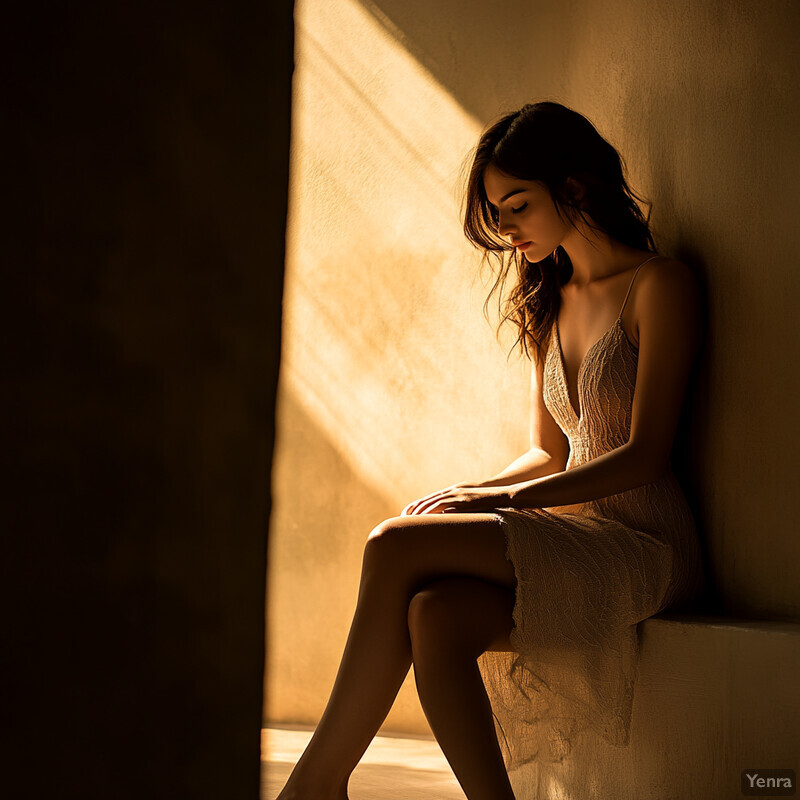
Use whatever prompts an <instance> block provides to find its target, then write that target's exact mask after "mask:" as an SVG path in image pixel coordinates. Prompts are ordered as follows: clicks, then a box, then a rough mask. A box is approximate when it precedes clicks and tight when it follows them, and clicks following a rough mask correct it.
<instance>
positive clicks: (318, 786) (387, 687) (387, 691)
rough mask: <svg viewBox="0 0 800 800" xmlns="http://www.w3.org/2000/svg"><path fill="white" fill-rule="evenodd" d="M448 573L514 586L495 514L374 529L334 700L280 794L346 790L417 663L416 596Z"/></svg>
mask: <svg viewBox="0 0 800 800" xmlns="http://www.w3.org/2000/svg"><path fill="white" fill-rule="evenodd" d="M448 575H472V576H475V577H479V578H484V579H485V580H488V581H491V582H494V583H497V584H500V585H503V586H506V587H509V588H512V587H513V586H514V584H515V582H516V578H515V575H514V570H513V567H512V565H511V563H510V562H509V561H507V560H506V558H505V537H504V535H503V532H502V529H501V527H500V523H498V522H497V520H496V519H495V518H493V517H491V516H489V515H486V514H423V515H412V516H406V517H393V518H391V519H388V520H386V521H385V522H383V523H382V524H381V525H379V526H377V527H376V528H375V529H374V530H373V531H372V533H371V534H370V537H369V539H368V541H367V544H366V547H365V551H364V560H363V565H362V573H361V584H360V588H359V594H358V602H357V605H356V611H355V614H354V616H353V623H352V626H351V628H350V634H349V636H348V639H347V644H346V645H345V650H344V654H343V656H342V661H341V664H340V666H339V671H338V673H337V676H336V681H335V682H334V686H333V690H332V691H331V696H330V699H329V700H328V704H327V707H326V709H325V713H324V714H323V715H322V718H321V719H320V722H319V725H318V726H317V729H316V731H315V732H314V735H313V736H312V738H311V741H310V742H309V744H308V747H307V748H306V751H305V752H304V753H303V755H302V756H301V758H300V760H299V761H298V763H297V765H296V766H295V768H294V770H293V772H292V774H291V775H290V777H289V781H288V782H287V784H286V786H285V787H284V789H283V791H282V792H281V793H280V795H279V796H278V798H279V800H316V799H318V798H344V797H346V787H347V781H348V779H349V776H350V773H351V772H352V770H353V769H354V768H355V766H356V765H357V764H358V761H359V760H360V759H361V756H362V755H363V754H364V751H365V750H366V749H367V747H368V746H369V743H370V742H371V741H372V739H373V737H374V736H375V734H376V733H377V731H378V728H379V727H380V725H381V724H382V722H383V720H384V719H385V718H386V715H387V714H388V713H389V710H390V709H391V706H392V704H393V702H394V699H395V697H396V695H397V692H398V690H399V688H400V686H401V685H402V682H403V680H404V678H405V676H406V674H407V673H408V669H409V667H410V665H411V658H412V655H411V639H410V636H409V631H408V610H409V603H410V601H411V598H412V597H413V596H414V594H415V593H416V592H417V591H418V590H419V589H420V588H422V587H423V586H424V585H425V584H426V583H429V582H430V581H432V580H435V579H437V578H441V577H445V576H448ZM477 757H480V756H477Z"/></svg>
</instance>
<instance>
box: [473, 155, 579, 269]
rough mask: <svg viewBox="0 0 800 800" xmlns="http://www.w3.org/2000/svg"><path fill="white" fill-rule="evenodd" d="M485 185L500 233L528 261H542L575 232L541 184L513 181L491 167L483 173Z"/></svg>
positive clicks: (518, 179) (547, 190)
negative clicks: (494, 209) (496, 214)
mask: <svg viewBox="0 0 800 800" xmlns="http://www.w3.org/2000/svg"><path fill="white" fill-rule="evenodd" d="M483 185H484V188H485V190H486V196H487V197H488V198H489V202H490V203H491V204H492V205H493V206H494V207H495V208H496V209H497V213H498V225H497V232H498V233H499V234H500V236H502V237H503V238H504V239H506V240H507V241H508V242H509V243H510V244H512V245H514V246H515V247H516V248H517V250H518V251H519V252H521V253H523V254H524V255H525V259H526V260H527V261H531V262H536V261H542V260H543V259H545V258H547V257H548V256H549V255H552V254H553V252H554V251H555V249H556V248H557V247H558V246H559V245H560V244H561V243H562V242H563V241H564V239H565V238H566V237H567V236H568V235H569V234H570V233H575V229H574V228H573V227H572V226H571V225H570V224H569V223H568V222H567V221H566V219H561V217H559V215H558V212H557V210H556V206H555V203H554V201H553V198H552V195H551V194H550V190H549V189H548V188H547V187H546V186H545V185H544V184H543V183H541V182H540V181H524V180H521V179H520V178H512V177H510V176H509V175H506V174H505V173H503V172H500V170H499V169H497V167H495V166H493V165H491V164H490V165H489V166H488V167H487V168H486V170H485V172H484V173H483ZM562 213H563V212H562Z"/></svg>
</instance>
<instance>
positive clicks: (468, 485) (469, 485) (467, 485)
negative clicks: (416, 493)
mask: <svg viewBox="0 0 800 800" xmlns="http://www.w3.org/2000/svg"><path fill="white" fill-rule="evenodd" d="M483 487H484V484H482V483H481V482H480V481H478V482H477V483H476V482H474V481H464V482H463V483H454V484H453V485H452V486H448V487H446V488H445V489H440V490H439V491H438V492H431V493H430V494H429V495H426V496H425V497H420V499H419V500H414V502H412V503H409V504H408V505H407V506H406V507H405V508H404V509H403V510H402V512H401V513H400V516H401V517H406V516H409V515H410V514H413V513H414V512H415V509H417V508H418V507H419V506H424V505H426V504H427V503H428V502H429V501H430V500H433V498H434V497H436V496H437V495H440V494H442V493H443V492H447V491H450V489H480V488H483Z"/></svg>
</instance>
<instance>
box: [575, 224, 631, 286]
mask: <svg viewBox="0 0 800 800" xmlns="http://www.w3.org/2000/svg"><path fill="white" fill-rule="evenodd" d="M584 233H585V238H584V236H582V235H581V232H580V231H577V230H575V229H573V230H572V231H570V234H569V235H568V236H567V238H566V239H564V241H563V242H562V243H561V246H562V247H563V248H564V250H565V251H566V253H567V255H568V256H569V259H570V261H571V262H572V277H571V278H570V279H569V281H568V285H569V286H573V287H575V288H580V287H582V286H586V285H587V284H590V283H593V282H594V281H599V280H603V279H604V278H608V277H609V276H611V275H617V274H619V273H620V272H625V271H627V270H629V269H633V268H634V267H636V266H638V264H639V263H640V260H641V250H637V249H636V248H634V247H630V246H628V245H626V244H622V243H620V242H617V241H616V240H614V239H612V238H610V237H609V236H607V235H605V234H598V233H597V232H595V231H592V230H589V229H586V228H584Z"/></svg>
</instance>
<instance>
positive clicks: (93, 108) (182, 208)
mask: <svg viewBox="0 0 800 800" xmlns="http://www.w3.org/2000/svg"><path fill="white" fill-rule="evenodd" d="M3 34H4V35H3V40H4V41H3V46H2V48H0V50H1V51H2V54H3V61H4V63H3V75H4V92H3V101H2V102H3V108H2V110H3V131H4V134H6V136H7V137H8V138H5V139H4V144H3V148H2V154H3V158H4V167H3V195H4V200H5V201H6V203H5V204H4V205H5V207H6V210H5V212H4V218H3V222H4V225H3V230H4V233H3V239H2V249H3V262H4V269H3V295H4V298H5V299H6V301H7V302H5V303H4V304H3V305H4V314H3V324H4V329H5V333H4V344H5V345H6V352H7V358H6V360H5V366H4V368H3V370H2V374H1V375H0V378H1V379H2V382H3V396H4V399H5V400H6V408H5V411H4V421H5V422H6V424H7V427H8V430H7V433H6V435H5V436H4V447H3V451H4V453H3V454H4V457H5V458H4V462H5V464H6V468H5V469H4V476H3V480H2V483H1V484H0V485H2V488H3V492H4V495H5V497H4V502H3V537H2V538H3V545H2V556H1V557H0V563H2V571H3V579H2V581H0V583H2V586H3V588H4V590H6V591H7V592H8V595H9V596H8V597H7V599H6V602H4V603H3V611H4V622H3V644H2V647H3V651H4V652H3V688H4V690H5V691H6V692H7V696H6V697H5V698H4V701H3V703H2V707H3V712H2V716H3V723H4V729H5V731H6V735H5V736H4V741H3V748H2V750H3V770H2V772H3V777H2V780H1V781H0V783H2V787H3V790H2V793H3V796H4V797H13V798H15V799H16V800H21V799H22V798H37V800H40V799H41V798H43V797H50V796H52V797H60V798H82V799H83V798H101V797H102V798H109V797H114V798H134V797H135V798H142V797H149V798H162V797H169V798H189V797H191V798H220V797H226V798H251V799H252V798H257V797H258V792H259V766H260V755H259V746H260V735H259V730H260V723H261V706H262V702H263V697H262V687H263V669H264V627H263V620H264V596H265V558H266V549H267V548H266V539H267V527H268V522H269V514H270V495H269V480H270V468H271V457H272V449H273V436H274V428H273V420H274V416H273V415H274V399H275V389H276V385H277V372H278V358H279V352H280V302H281V291H282V280H283V251H284V229H285V213H286V187H287V185H288V135H289V97H290V95H289V90H290V77H291V68H292V60H291V59H292V20H291V3H289V2H279V3H270V4H264V3H247V2H233V3H228V4H226V5H225V6H222V5H220V4H219V3H214V2H205V0H201V1H200V2H193V3H191V4H189V3H187V4H174V3H167V4H166V5H165V4H160V3H148V2H145V3H144V4H141V3H139V4H135V5H121V4H113V3H111V4H109V3H78V4H63V3H62V4H56V3H48V4H39V3H23V4H17V5H16V7H15V9H14V13H13V15H11V14H10V13H9V14H8V15H7V16H5V17H4V24H3Z"/></svg>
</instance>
